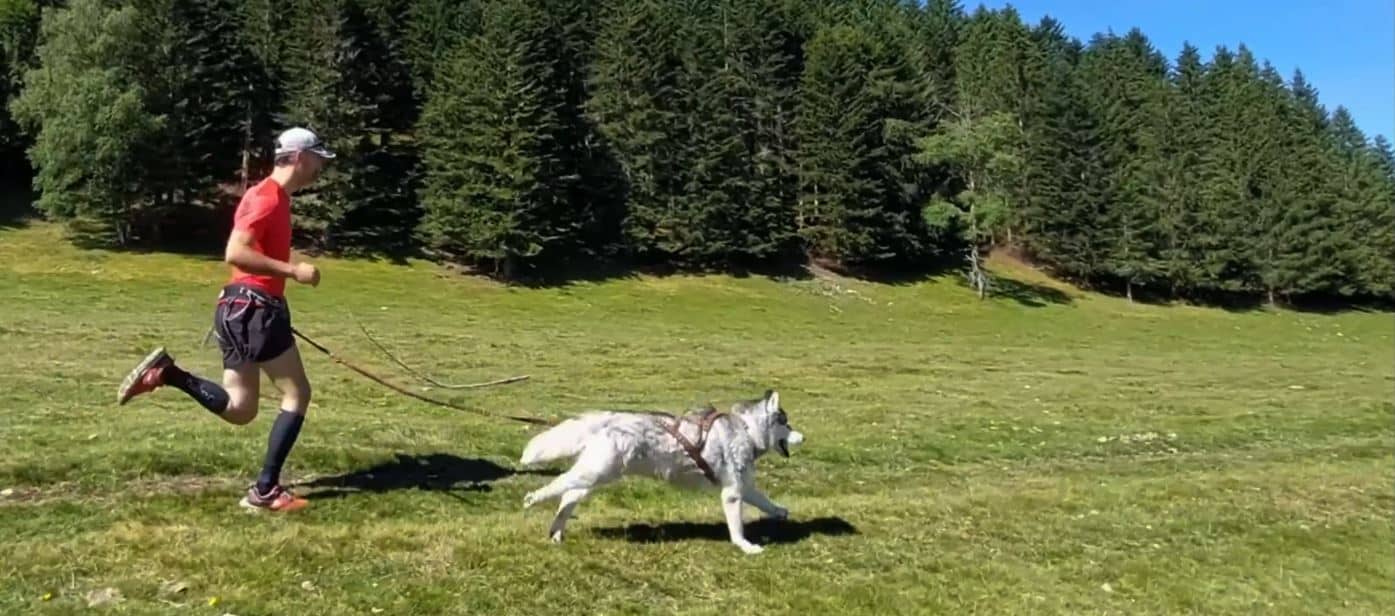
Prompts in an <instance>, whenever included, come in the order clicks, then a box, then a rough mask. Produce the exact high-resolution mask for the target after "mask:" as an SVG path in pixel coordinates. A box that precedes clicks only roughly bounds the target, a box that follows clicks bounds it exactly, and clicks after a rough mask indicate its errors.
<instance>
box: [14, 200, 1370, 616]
mask: <svg viewBox="0 0 1395 616" xmlns="http://www.w3.org/2000/svg"><path fill="white" fill-rule="evenodd" d="M320 265H321V266H322V269H323V273H324V279H323V284H322V285H321V287H320V288H318V289H309V288H304V287H297V288H293V289H292V290H291V303H292V306H293V308H294V310H295V318H296V323H297V326H298V327H300V328H301V330H302V331H304V332H305V333H306V334H308V335H310V336H312V337H315V338H316V339H317V340H318V341H320V342H322V343H323V344H325V345H327V346H329V347H330V348H332V349H334V350H335V351H336V352H338V353H340V354H342V355H344V356H345V357H347V358H349V359H350V360H351V361H357V362H358V363H360V364H362V365H364V366H365V367H368V368H369V369H370V370H374V371H377V372H379V373H380V374H383V375H387V376H391V377H393V378H394V380H395V381H396V382H398V383H401V384H404V385H411V386H412V387H414V388H415V387H417V384H416V383H413V382H412V381H411V380H410V379H409V378H407V377H405V376H404V375H403V373H402V372H401V371H400V370H397V369H395V368H394V367H393V366H392V364H391V363H390V362H388V361H387V360H386V359H385V358H383V356H382V355H380V354H378V353H377V351H376V350H375V349H374V347H373V346H372V344H371V343H370V342H369V341H368V340H367V339H366V338H365V337H364V336H363V334H362V332H361V331H360V330H359V327H358V325H357V323H359V322H361V323H363V324H364V325H365V326H366V327H367V328H369V329H370V330H371V331H373V332H374V334H375V335H376V336H377V338H378V340H380V341H381V342H382V343H383V344H385V345H387V346H388V347H389V348H391V349H394V350H395V351H396V352H397V353H398V355H399V356H400V357H401V358H402V359H403V360H405V361H406V362H408V363H410V364H415V365H419V366H420V367H422V368H423V369H426V370H428V371H429V372H430V373H431V374H433V375H434V376H436V377H438V378H441V379H445V380H450V381H457V382H463V381H481V380H489V379H493V378H499V377H504V376H511V375H515V374H528V375H531V379H530V380H528V381H526V382H524V383H519V384H514V385H509V386H504V387H498V388H492V389H486V390H480V391H475V392H468V393H461V392H453V393H454V395H453V396H451V399H453V400H457V401H460V402H462V403H468V404H472V405H476V406H478V407H479V408H482V409H486V410H488V411H491V412H500V413H503V412H507V413H516V414H529V415H541V416H545V417H562V416H566V415H570V414H572V413H575V412H579V411H581V410H584V409H588V408H594V407H601V406H611V407H624V408H641V407H643V408H665V409H676V408H681V407H686V406H689V405H692V404H697V403H703V402H707V401H712V402H714V403H718V404H727V403H730V402H731V401H732V400H735V399H738V398H747V397H755V396H757V395H759V394H760V393H761V391H763V390H764V389H766V388H775V389H778V390H779V391H780V392H781V394H782V401H783V404H784V406H785V408H786V409H787V410H788V411H789V413H790V417H791V421H792V422H793V423H794V425H795V426H796V427H797V428H799V429H800V430H802V431H803V432H804V433H805V434H806V436H807V439H808V440H807V442H806V443H805V445H804V446H803V447H801V448H798V449H796V450H795V451H794V454H793V456H792V457H791V458H789V459H783V458H778V457H773V458H767V459H764V460H762V464H761V472H760V476H759V477H760V483H761V484H762V486H763V487H764V488H765V490H766V491H767V492H768V493H769V494H770V495H771V496H772V498H774V499H775V500H776V501H778V502H780V503H781V504H783V505H785V506H787V507H789V509H790V511H791V516H792V517H791V520H790V521H788V522H785V523H767V522H762V523H756V524H755V525H754V526H753V530H752V537H753V539H754V540H755V541H756V542H757V543H762V544H765V545H766V546H767V550H766V551H765V553H763V554H760V555H757V556H745V555H743V554H741V553H740V551H738V550H737V549H736V548H735V547H733V546H731V545H729V544H728V543H726V541H725V526H724V524H723V522H722V517H721V509H720V505H719V503H718V501H717V499H716V497H715V495H712V494H701V493H687V492H678V491H674V490H671V489H668V488H667V487H665V486H662V485H659V484H657V483H654V482H648V481H641V480H631V481H629V482H626V483H623V484H620V485H618V486H615V487H613V488H611V489H609V490H604V491H601V492H599V493H597V494H596V495H595V496H594V497H593V498H592V499H591V500H589V501H588V502H586V503H585V504H584V505H583V506H582V508H581V509H580V510H579V514H580V515H579V518H578V519H576V520H574V521H573V522H572V525H571V534H570V535H569V537H568V542H567V543H566V544H564V545H562V546H553V545H551V544H549V543H547V541H546V537H545V530H546V525H547V522H548V520H549V518H550V515H551V510H550V508H547V507H544V508H541V509H536V508H535V509H532V510H529V511H527V512H524V511H523V510H522V509H521V501H522V498H523V494H524V493H525V492H527V491H529V490H531V489H534V488H536V487H537V486H539V485H541V484H542V483H543V482H545V481H547V480H548V477H547V476H546V474H544V473H536V472H524V473H515V470H514V469H515V468H516V460H517V457H518V454H519V453H520V452H521V450H522V446H523V444H524V442H525V441H526V440H527V438H528V437H529V436H530V435H532V434H534V433H535V432H536V431H537V429H536V428H534V427H531V426H525V425H521V424H511V423H507V422H502V421H497V420H493V419H489V418H484V417H480V416H476V415H471V414H465V413H460V412H456V411H451V410H447V409H443V408H439V407H435V406H430V405H426V404H423V403H420V402H417V401H413V400H410V399H407V398H405V397H402V396H400V395H398V394H395V393H393V392H391V391H389V390H386V389H384V388H382V387H380V386H378V385H376V384H374V383H372V382H369V381H367V380H364V379H363V378H361V377H359V376H357V375H355V374H353V373H351V372H349V371H347V370H345V369H344V368H342V367H340V366H337V365H334V364H333V363H331V362H329V361H328V360H326V359H325V358H324V357H322V356H319V355H317V354H315V353H314V352H313V351H312V350H310V349H308V348H307V349H305V352H306V357H307V361H308V364H309V368H310V371H311V378H312V380H313V382H314V384H315V386H316V389H315V398H314V403H313V404H312V407H311V411H310V415H309V419H308V420H307V422H306V425H305V430H304V432H303V433H302V436H301V438H300V441H299V443H298V445H297V447H296V450H295V452H294V453H293V454H292V457H291V461H290V462H289V464H288V468H287V477H288V478H289V479H292V480H295V481H298V482H300V483H301V484H302V485H301V488H300V489H301V490H302V491H303V492H306V493H308V494H309V495H310V496H311V497H312V499H313V503H312V506H311V508H310V509H308V510H306V511H304V512H301V513H299V514H297V515H294V516H289V517H267V516H251V515H246V514H244V513H243V512H242V511H241V510H240V509H239V508H238V507H237V506H236V503H237V499H238V498H239V496H240V494H241V491H242V490H243V489H244V487H245V485H246V484H247V483H248V482H250V481H251V480H252V479H253V478H254V476H255V474H256V471H257V469H258V468H259V467H260V464H261V456H262V452H263V449H264V446H265V439H266V430H267V428H268V426H269V421H268V420H267V419H266V417H267V416H270V412H268V409H265V408H264V416H263V417H262V418H260V419H259V420H258V421H257V422H255V423H254V424H252V425H251V426H248V427H244V428H238V427H234V426H230V425H226V424H223V423H222V422H219V421H218V420H216V419H215V418H212V417H211V416H209V415H208V414H207V413H206V412H204V411H202V410H199V409H198V408H197V407H196V406H194V405H193V404H192V403H191V402H189V401H188V400H187V399H186V398H185V397H184V396H183V395H182V394H180V393H178V392H177V391H173V390H171V391H162V392H158V393H157V394H155V395H153V396H149V397H146V398H142V399H139V400H137V401H136V402H135V403H133V404H132V405H130V406H128V407H116V406H115V405H114V403H113V398H114V392H115V387H116V384H117V383H118V382H119V380H120V378H121V376H122V375H123V374H124V373H125V371H126V370H127V369H129V367H130V366H131V365H132V364H133V362H135V361H137V360H138V359H140V357H142V356H143V354H144V353H145V352H146V351H148V350H149V349H150V348H151V347H152V346H154V345H157V344H164V345H166V346H167V347H168V348H169V349H170V350H171V352H172V353H174V354H175V356H176V357H177V358H178V359H179V360H180V361H181V363H183V364H185V365H186V366H187V367H190V368H193V369H196V370H197V371H201V372H204V373H206V374H217V372H216V369H217V368H218V366H219V364H218V356H217V352H216V350H215V349H214V348H213V346H212V345H211V344H210V346H208V347H200V346H199V342H200V339H201V337H202V335H203V333H204V330H205V329H206V328H207V326H208V323H209V321H210V314H211V312H210V310H211V305H212V304H211V303H212V300H213V299H214V296H215V294H216V292H217V289H218V286H219V285H220V284H221V283H222V281H223V280H224V278H225V276H226V269H225V268H224V266H223V265H222V264H221V263H220V262H218V261H216V260H213V259H208V258H200V257H196V256H178V255H167V254H118V253H108V252H100V251H80V250H77V249H75V248H72V247H70V246H69V245H67V244H66V243H65V242H63V241H62V238H61V234H60V232H59V231H57V230H56V229H55V228H53V227H51V226H48V225H45V224H37V223H36V224H30V225H23V224H20V225H16V226H11V227H9V228H4V229H0V348H3V349H4V353H3V355H0V358H2V359H0V410H3V413H0V436H3V442H4V444H5V447H4V450H5V453H4V455H3V456H0V489H3V490H4V491H3V494H4V496H0V545H3V547H4V549H3V558H0V577H3V579H4V580H5V582H4V584H3V585H0V613H7V614H8V613H26V614H27V613H35V614H46V613H72V612H85V611H87V609H88V608H87V606H88V602H89V599H99V598H100V596H99V595H100V594H101V593H102V592H103V591H104V590H105V589H115V591H116V592H118V593H119V599H118V600H115V601H113V602H111V603H108V604H107V605H106V608H105V609H107V610H109V611H121V612H125V613H170V614H227V613H231V614H237V615H239V616H249V615H252V614H288V613H299V614H378V613H382V614H427V613H454V614H464V613H477V614H506V613H518V614H542V613H568V614H570V613H585V614H591V613H598V614H599V613H604V614H638V613H654V614H669V613H685V614H719V613H720V614H729V613H739V614H769V613H801V614H864V613H865V614H889V613H927V614H928V613H936V614H939V613H943V614H967V613H993V614H1003V613H1006V614H1057V613H1059V614H1106V613H1108V614H1183V613H1194V614H1241V613H1243V614H1251V613H1288V614H1374V613H1386V612H1387V610H1388V609H1389V607H1390V598H1391V596H1392V592H1393V591H1395V559H1392V557H1391V546H1392V527H1391V512H1392V506H1395V497H1393V496H1395V495H1393V494H1392V486H1393V485H1395V484H1392V478H1393V477H1392V472H1395V456H1392V451H1395V423H1392V421H1393V420H1395V409H1393V408H1392V404H1391V394H1392V386H1393V385H1395V383H1392V380H1393V378H1392V359H1395V358H1393V357H1392V348H1395V346H1392V345H1393V344H1395V320H1392V315H1391V314H1390V313H1373V312H1345V313H1338V314H1316V313H1299V312H1290V311H1269V310H1252V311H1233V312H1232V311H1225V310H1219V309H1206V308H1195V307H1183V306H1170V307H1167V306H1148V305H1142V304H1139V305H1130V304H1128V303H1127V302H1125V301H1123V300H1119V299H1114V298H1104V297H1098V296H1092V295H1087V294H1081V293H1079V292H1077V291H1074V290H1072V289H1069V288H1067V287H1063V286H1059V285H1054V284H1052V283H1050V282H1049V281H1046V280H1044V279H1042V278H1041V277H1039V276H1037V275H1035V274H1034V273H1032V272H1030V271H1026V270H1023V269H1021V268H1018V267H1014V266H1012V265H1011V264H1007V263H999V264H998V268H999V273H1000V274H1002V275H1004V276H1007V277H1008V280H1009V282H1010V284H1009V287H1008V288H1007V291H1009V293H1008V294H1007V295H1005V296H1002V297H999V298H995V299H992V300H989V301H987V302H980V301H978V300H977V299H975V298H974V297H973V294H972V293H971V292H970V291H969V290H967V289H966V288H965V287H964V286H963V285H962V284H960V283H959V282H957V281H956V280H954V279H952V278H948V277H947V278H943V279H935V280H930V281H925V282H918V283H914V284H899V285H891V284H871V283H865V282H858V281H849V280H836V279H835V280H827V279H823V278H812V279H806V280H773V279H770V278H765V277H749V278H732V277H715V276H711V277H709V276H678V277H664V278H653V277H640V276H635V277H622V278H616V279H611V280H606V281H601V282H584V283H576V284H572V285H566V286H554V287H549V288H531V289H530V288H507V287H504V286H501V285H498V284H495V283H492V282H489V281H486V280H481V279H476V278H465V277H460V276H456V275H452V274H450V273H447V272H445V271H443V270H441V269H438V268H435V267H432V266H430V265H426V264H420V263H413V264H410V265H393V264H389V263H374V262H367V261H322V262H320ZM429 393H431V394H433V395H447V394H450V393H452V392H442V391H432V392H429ZM756 517H757V514H756V512H755V510H754V509H749V508H748V509H747V520H748V521H752V520H755V519H756ZM106 592H110V591H106Z"/></svg>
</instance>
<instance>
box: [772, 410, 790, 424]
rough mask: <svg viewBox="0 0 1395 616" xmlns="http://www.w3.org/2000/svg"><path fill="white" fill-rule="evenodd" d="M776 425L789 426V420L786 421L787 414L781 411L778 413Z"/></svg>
mask: <svg viewBox="0 0 1395 616" xmlns="http://www.w3.org/2000/svg"><path fill="white" fill-rule="evenodd" d="M775 423H777V424H780V425H782V426H783V425H787V424H788V423H789V419H786V418H785V412H784V411H780V412H778V413H776V414H775Z"/></svg>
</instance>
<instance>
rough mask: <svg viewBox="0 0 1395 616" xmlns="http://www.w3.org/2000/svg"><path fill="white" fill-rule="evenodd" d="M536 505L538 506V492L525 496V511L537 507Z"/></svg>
mask: <svg viewBox="0 0 1395 616" xmlns="http://www.w3.org/2000/svg"><path fill="white" fill-rule="evenodd" d="M536 504H538V493H537V492H529V493H528V494H527V495H525V496H524V497H523V508H524V509H527V508H529V507H532V506H533V505H536Z"/></svg>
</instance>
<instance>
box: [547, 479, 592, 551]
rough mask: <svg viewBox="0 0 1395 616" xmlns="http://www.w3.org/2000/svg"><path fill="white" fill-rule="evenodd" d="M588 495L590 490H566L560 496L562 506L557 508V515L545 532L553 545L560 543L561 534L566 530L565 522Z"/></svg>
mask: <svg viewBox="0 0 1395 616" xmlns="http://www.w3.org/2000/svg"><path fill="white" fill-rule="evenodd" d="M590 493H591V491H590V490H567V491H566V492H565V493H563V494H562V504H561V505H559V506H558V507H557V515H556V516H554V517H553V518H552V528H550V529H548V531H547V536H548V537H549V538H551V539H552V542H553V543H561V542H562V533H564V532H566V530H567V520H569V519H571V517H572V512H573V511H575V510H576V506H577V505H579V504H581V501H582V499H584V498H586V495H587V494H590Z"/></svg>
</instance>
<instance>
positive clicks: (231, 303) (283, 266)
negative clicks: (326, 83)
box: [116, 128, 334, 511]
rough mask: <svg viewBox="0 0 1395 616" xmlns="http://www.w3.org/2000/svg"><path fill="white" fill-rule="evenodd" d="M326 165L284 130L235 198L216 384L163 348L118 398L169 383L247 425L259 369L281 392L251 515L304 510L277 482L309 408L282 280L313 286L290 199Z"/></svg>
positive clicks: (247, 501)
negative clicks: (296, 250)
mask: <svg viewBox="0 0 1395 616" xmlns="http://www.w3.org/2000/svg"><path fill="white" fill-rule="evenodd" d="M331 158H334V153H332V152H331V151H330V150H329V149H328V148H326V147H325V145H324V143H323V142H322V141H320V138H319V137H318V136H316V135H315V133H313V132H311V131H309V130H306V129H304V128H292V129H290V130H287V131H286V132H284V133H281V135H280V136H279V137H277V139H276V164H275V167H274V168H273V170H272V173H271V176H270V177H268V178H266V179H265V180H262V181H261V182H260V183H258V184H257V185H255V186H253V187H251V188H250V189H249V190H248V191H247V192H246V193H245V194H243V195H242V202H241V203H239V204H238V206H237V213H236V214H234V215H233V230H232V233H231V234H230V236H229V237H228V244H227V248H226V249H225V252H224V256H223V259H224V260H225V261H227V263H228V264H229V265H230V266H231V269H232V278H231V280H229V281H228V284H227V285H226V286H224V287H223V290H222V293H220V294H219V296H218V304H217V307H216V308H215V309H214V312H213V331H214V333H216V334H217V336H218V347H219V349H221V350H222V353H223V384H222V386H219V385H218V384H217V383H213V382H211V381H208V380H205V379H203V378H200V377H198V376H196V375H193V374H190V373H188V372H185V371H184V370H181V369H180V368H179V367H177V366H175V364H174V358H172V357H170V355H169V354H168V353H166V352H165V349H164V348H163V347H161V348H157V349H155V350H154V351H152V352H151V353H150V355H148V356H146V358H145V359H144V360H143V361H141V363H140V364H139V365H137V366H136V368H135V369H134V370H132V371H131V373H130V374H129V375H128V376H127V377H126V379H125V381H124V382H123V383H122V384H121V388H120V389H119V390H118V391H117V395H116V402H117V404H126V403H127V402H129V401H130V400H131V398H134V397H135V396H138V395H140V394H143V393H147V392H150V391H153V390H155V389H156V388H158V387H161V386H163V385H171V386H174V387H175V388H177V389H179V390H181V391H183V392H184V393H186V394H189V396H190V397H192V398H193V399H194V400H196V401H198V403H199V404H201V405H203V407H204V408H205V409H208V410H209V411H210V412H212V413H213V414H215V415H217V416H219V417H221V418H222V419H223V420H224V421H227V422H228V423H232V424H236V425H246V424H247V423H249V422H251V421H252V420H253V419H254V418H256V416H257V395H258V392H259V390H260V387H261V381H260V376H261V375H260V372H259V370H265V371H266V374H267V376H269V377H271V379H272V382H274V383H275V384H276V387H277V388H279V389H280V390H281V392H282V396H281V412H280V414H279V415H277V417H276V421H275V423H273V424H272V426H271V436H270V437H269V438H268V439H267V447H266V459H265V461H264V462H263V465H262V472H261V475H260V476H259V477H258V478H257V483H256V484H255V485H253V486H251V487H250V488H248V489H247V496H246V497H245V498H243V499H242V503H241V504H242V506H244V507H248V508H251V509H255V510H264V511H295V510H297V509H300V508H302V507H304V506H305V505H306V504H307V503H306V501H305V499H303V498H300V497H298V496H296V495H294V494H292V493H291V492H290V491H289V490H286V489H285V488H283V487H281V484H280V480H281V467H282V465H283V464H285V462H286V456H287V455H288V454H290V451H291V447H292V446H293V445H294V444H295V440H296V437H297V436H298V435H299V434H300V426H301V424H302V423H303V422H304V421H305V411H306V409H307V408H308V407H309V405H310V382H309V380H308V379H307V378H306V376H305V366H304V365H303V364H302V363H301V359H300V351H299V350H298V349H297V347H296V344H295V338H294V336H293V335H292V333H291V313H290V309H289V307H288V306H287V304H286V297H285V288H286V279H287V278H290V279H293V280H295V281H296V282H299V283H301V284H308V285H311V286H316V285H319V283H320V272H319V270H317V269H316V268H315V266H313V265H310V264H308V263H294V264H293V263H291V262H290V258H291V199H290V194H291V193H294V192H296V191H297V190H300V189H301V188H305V187H306V186H309V185H310V184H311V183H313V182H314V181H315V179H316V178H318V177H319V175H320V170H321V169H322V168H323V166H324V164H325V161H326V160H327V159H331Z"/></svg>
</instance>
